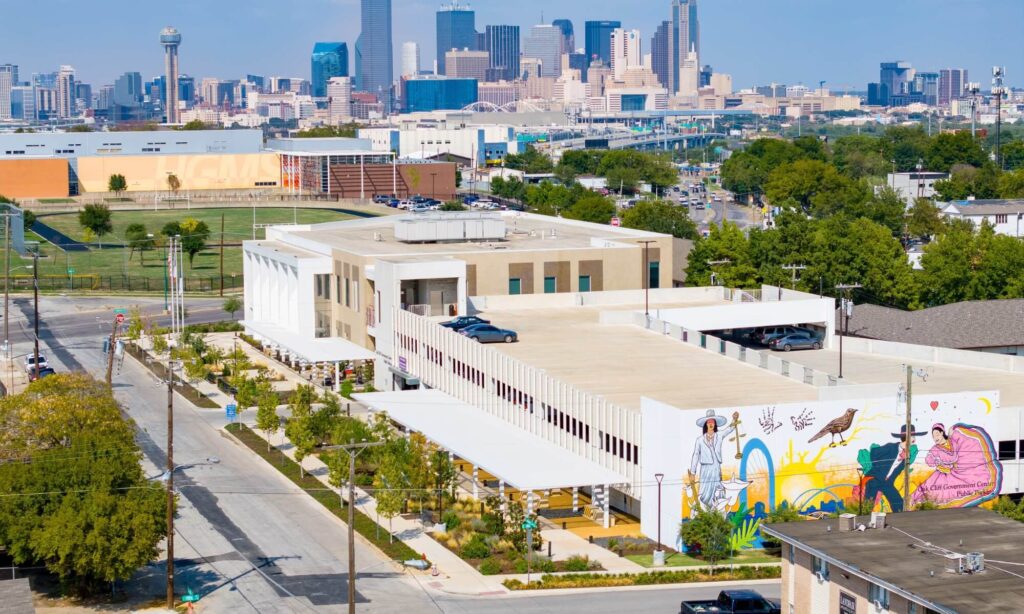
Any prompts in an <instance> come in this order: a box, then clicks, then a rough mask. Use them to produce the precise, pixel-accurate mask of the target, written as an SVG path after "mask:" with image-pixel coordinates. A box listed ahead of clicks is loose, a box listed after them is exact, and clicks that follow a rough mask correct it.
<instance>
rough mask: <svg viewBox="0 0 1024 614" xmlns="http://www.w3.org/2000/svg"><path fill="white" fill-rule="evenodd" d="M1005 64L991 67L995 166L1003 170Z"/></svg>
mask: <svg viewBox="0 0 1024 614" xmlns="http://www.w3.org/2000/svg"><path fill="white" fill-rule="evenodd" d="M1005 75H1006V67H1005V66H993V67H992V94H993V95H994V96H995V97H996V168H998V169H999V170H1003V154H1002V128H1003V94H1004V93H1005V92H1006V90H1005V89H1003V77H1004V76H1005Z"/></svg>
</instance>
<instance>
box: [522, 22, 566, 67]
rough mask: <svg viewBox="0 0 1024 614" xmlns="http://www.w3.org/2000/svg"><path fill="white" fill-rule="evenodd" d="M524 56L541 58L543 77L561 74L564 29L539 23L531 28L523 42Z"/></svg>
mask: <svg viewBox="0 0 1024 614" xmlns="http://www.w3.org/2000/svg"><path fill="white" fill-rule="evenodd" d="M523 57H527V58H534V59H537V60H540V76H541V77H557V76H559V75H561V74H562V29H561V28H559V27H557V26H553V25H551V24H539V25H536V26H533V27H532V28H530V35H529V36H528V37H526V41H525V42H524V43H523Z"/></svg>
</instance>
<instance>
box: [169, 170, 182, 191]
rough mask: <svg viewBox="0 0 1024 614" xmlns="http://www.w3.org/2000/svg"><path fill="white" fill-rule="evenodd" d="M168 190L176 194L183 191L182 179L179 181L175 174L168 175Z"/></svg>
mask: <svg viewBox="0 0 1024 614" xmlns="http://www.w3.org/2000/svg"><path fill="white" fill-rule="evenodd" d="M167 189H168V190H170V191H171V192H173V193H175V194H177V193H178V190H180V189H181V179H178V176H177V175H175V174H174V173H171V174H170V175H167Z"/></svg>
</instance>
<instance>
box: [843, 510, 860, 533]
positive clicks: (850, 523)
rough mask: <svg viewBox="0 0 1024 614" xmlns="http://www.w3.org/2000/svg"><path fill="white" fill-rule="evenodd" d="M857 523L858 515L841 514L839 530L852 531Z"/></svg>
mask: <svg viewBox="0 0 1024 614" xmlns="http://www.w3.org/2000/svg"><path fill="white" fill-rule="evenodd" d="M856 522H857V515H856V514H840V515H839V530H840V531H852V530H853V529H854V525H855V524H856Z"/></svg>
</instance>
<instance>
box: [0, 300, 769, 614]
mask: <svg viewBox="0 0 1024 614" xmlns="http://www.w3.org/2000/svg"><path fill="white" fill-rule="evenodd" d="M132 304H139V305H140V306H142V307H143V311H144V312H145V313H147V314H152V315H153V316H154V317H156V319H157V321H158V322H159V321H160V317H159V316H157V315H156V314H158V313H159V312H160V311H161V309H162V307H163V304H162V300H160V299H151V298H147V297H138V298H68V297H45V298H43V299H42V300H41V305H40V314H41V326H40V339H41V350H42V351H43V352H45V353H46V354H47V357H48V358H49V360H50V363H51V365H53V366H54V367H55V368H56V369H57V370H58V371H67V370H84V371H88V372H90V373H93V374H94V375H95V376H97V377H102V373H103V371H104V369H105V361H104V356H103V354H102V351H101V348H102V339H103V336H104V335H105V334H106V330H107V327H108V326H109V322H110V318H111V317H112V310H113V309H114V308H116V307H127V306H130V305H132ZM187 304H188V309H189V313H190V321H191V320H192V319H193V318H194V319H195V320H196V321H199V320H218V319H223V317H224V315H225V314H224V313H223V312H221V311H220V304H221V301H220V300H219V299H201V300H193V301H187ZM31 315H32V303H31V300H29V299H25V298H20V297H19V298H14V299H12V304H11V309H10V315H9V318H10V319H9V321H8V326H9V327H10V331H11V339H12V341H13V342H14V343H15V346H14V354H15V355H16V356H17V355H23V354H26V353H28V352H30V351H31V345H32V343H31V340H32V336H31V322H32V319H31ZM114 388H115V394H116V395H117V396H118V398H119V400H120V401H121V403H122V404H123V406H124V407H125V408H126V410H127V411H128V413H129V414H130V415H131V417H132V418H133V419H134V420H135V421H136V423H137V425H138V427H139V435H138V440H139V443H140V446H141V447H142V450H143V452H144V459H143V465H144V467H145V469H146V472H147V474H148V475H152V476H158V475H159V474H160V473H161V472H162V471H163V468H164V467H165V465H166V456H165V449H166V448H165V443H166V433H167V431H166V428H167V423H166V399H167V396H166V387H165V386H164V385H162V384H161V383H160V382H158V381H156V379H155V378H154V377H153V376H152V375H151V374H150V373H149V371H148V370H146V369H145V368H143V367H141V366H140V365H138V364H136V363H135V362H133V361H132V360H131V359H129V358H126V359H125V361H124V362H123V364H122V365H121V366H120V367H119V369H118V370H117V371H116V372H115V378H114ZM174 416H175V422H174V433H175V463H176V465H179V466H180V465H191V466H190V467H188V468H183V469H181V470H179V471H177V472H176V473H175V486H176V487H177V489H178V491H179V492H180V494H181V496H180V499H179V501H180V504H179V517H178V519H177V521H176V523H175V528H176V536H177V537H176V540H175V567H176V570H177V571H178V576H177V578H178V580H177V587H178V591H179V592H183V591H184V590H185V589H191V590H193V591H195V592H197V593H201V594H203V595H204V597H203V600H202V601H201V602H200V606H201V607H200V608H199V611H200V612H203V611H205V612H271V613H276V612H282V613H284V612H325V613H335V612H342V611H344V610H345V605H346V595H347V584H346V581H347V576H346V572H347V558H346V552H347V538H346V531H345V526H344V525H343V524H342V523H341V522H339V521H338V520H337V519H336V518H335V517H334V516H332V515H331V514H329V513H328V512H327V511H326V510H324V509H323V508H322V507H321V506H320V505H319V504H318V503H316V502H315V501H314V500H313V499H311V498H310V497H308V495H306V493H304V492H302V491H301V490H299V489H298V488H297V487H296V486H294V485H293V484H292V483H291V482H290V481H288V480H287V479H285V478H284V477H282V476H281V475H280V474H278V473H277V472H276V471H275V470H274V469H273V468H271V467H268V466H266V465H265V464H264V463H263V461H261V460H260V459H258V458H257V457H255V456H254V455H253V454H252V453H251V452H250V451H249V450H248V449H246V448H245V447H244V446H241V445H239V444H236V443H234V441H233V440H231V439H229V438H228V437H226V436H225V435H224V434H223V433H222V432H221V431H220V427H221V426H223V424H224V418H223V415H222V414H221V413H220V412H219V411H211V410H198V409H196V408H195V407H193V406H192V405H191V404H189V403H187V402H186V401H185V400H184V399H182V398H181V397H180V396H176V397H175V414H174ZM356 565H357V569H358V571H357V573H358V605H357V609H358V611H360V612H431V611H436V612H446V613H447V612H450V613H466V612H497V613H503V612H526V613H531V612H536V613H540V612H588V613H603V612H608V613H612V612H615V613H619V612H628V611H643V612H676V611H678V609H679V600H680V599H700V598H711V597H713V596H714V595H716V594H717V592H718V590H720V588H721V587H713V588H692V587H691V588H681V587H673V588H665V589H655V590H621V589H612V590H599V591H588V592H573V593H571V594H552V593H540V594H528V595H526V596H523V594H522V593H517V594H513V595H510V596H507V597H496V598H477V597H467V596H457V595H447V594H443V593H437V592H436V591H432V590H429V589H427V588H425V587H424V586H423V585H422V584H421V583H420V580H419V579H417V578H416V577H413V576H411V575H408V574H405V573H403V572H402V571H401V569H400V568H398V567H397V566H395V565H394V564H393V563H392V562H391V561H388V560H386V559H384V558H383V557H381V556H380V555H379V554H378V553H377V552H376V551H375V550H373V549H371V548H369V547H366V546H364V545H363V544H362V543H361V542H357V543H356ZM165 574H166V572H165V564H164V562H163V561H158V562H156V563H154V564H152V565H150V566H149V567H147V568H146V569H144V570H142V571H141V572H140V573H139V574H138V576H137V578H136V579H135V580H134V581H133V582H132V583H131V584H130V585H129V586H128V587H127V588H128V590H129V591H130V592H132V593H133V594H141V595H147V596H159V595H161V594H162V593H163V590H164V589H163V587H164V578H165ZM759 590H761V592H762V593H763V594H765V595H766V596H770V597H777V596H778V593H779V585H778V584H777V583H774V584H770V585H766V586H761V587H759ZM559 593H560V592H559Z"/></svg>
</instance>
